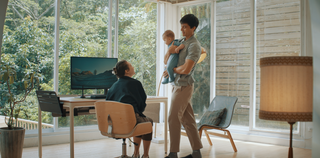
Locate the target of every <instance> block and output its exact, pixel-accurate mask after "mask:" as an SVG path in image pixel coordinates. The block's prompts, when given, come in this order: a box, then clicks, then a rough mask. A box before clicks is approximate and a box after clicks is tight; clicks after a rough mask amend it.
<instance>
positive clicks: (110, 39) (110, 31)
mask: <svg viewBox="0 0 320 158" xmlns="http://www.w3.org/2000/svg"><path fill="white" fill-rule="evenodd" d="M108 22H109V25H108V57H111V56H112V0H109V20H108Z"/></svg>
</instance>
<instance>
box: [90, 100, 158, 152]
mask: <svg viewBox="0 0 320 158" xmlns="http://www.w3.org/2000/svg"><path fill="white" fill-rule="evenodd" d="M94 104H95V109H96V115H97V120H98V127H99V130H100V132H101V134H102V135H104V136H108V137H112V138H116V139H122V140H123V143H122V155H121V158H127V157H128V156H127V153H126V142H125V140H126V138H130V137H134V136H140V135H144V134H148V133H151V132H152V124H151V122H144V123H139V124H137V123H136V116H135V112H134V110H133V107H132V105H130V104H124V103H120V102H115V101H97V102H95V103H94Z"/></svg>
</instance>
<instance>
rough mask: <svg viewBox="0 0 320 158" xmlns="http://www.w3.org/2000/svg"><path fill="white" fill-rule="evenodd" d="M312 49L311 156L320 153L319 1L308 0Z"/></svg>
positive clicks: (316, 155)
mask: <svg viewBox="0 0 320 158" xmlns="http://www.w3.org/2000/svg"><path fill="white" fill-rule="evenodd" d="M309 7H310V15H311V30H312V49H313V131H312V132H313V133H312V158H318V157H319V155H320V150H319V149H320V135H319V133H320V97H319V96H320V45H319V41H320V16H319V15H320V1H319V0H309Z"/></svg>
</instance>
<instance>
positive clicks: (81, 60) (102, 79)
mask: <svg viewBox="0 0 320 158" xmlns="http://www.w3.org/2000/svg"><path fill="white" fill-rule="evenodd" d="M117 61H118V59H117V58H90V57H71V89H106V88H110V87H111V86H112V84H113V83H114V82H116V81H117V80H118V79H117V77H116V76H115V75H114V74H112V68H113V67H115V65H116V63H117Z"/></svg>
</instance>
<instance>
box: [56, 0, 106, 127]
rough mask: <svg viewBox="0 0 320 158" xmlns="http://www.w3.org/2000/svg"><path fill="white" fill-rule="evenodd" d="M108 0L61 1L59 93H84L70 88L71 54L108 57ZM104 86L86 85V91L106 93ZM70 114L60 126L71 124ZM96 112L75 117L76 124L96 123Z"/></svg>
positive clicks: (85, 92) (60, 119)
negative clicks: (97, 87) (91, 87)
mask: <svg viewBox="0 0 320 158" xmlns="http://www.w3.org/2000/svg"><path fill="white" fill-rule="evenodd" d="M108 2H109V0H101V1H92V0H68V1H61V7H60V14H61V18H60V32H59V33H60V37H59V40H60V41H59V44H60V45H59V46H60V48H59V53H60V56H59V94H60V95H70V94H73V95H74V94H76V95H81V94H82V90H71V79H70V77H71V76H70V74H71V73H70V57H71V56H79V57H106V56H107V54H108V53H107V52H108V18H109V3H108ZM103 93H104V90H103V89H98V90H95V89H87V90H84V94H90V95H91V94H103ZM68 120H69V117H61V118H59V125H58V126H59V127H66V126H67V127H68V126H69V121H68ZM96 123H97V122H96V116H95V115H81V116H76V117H75V118H74V124H75V126H83V125H92V124H96Z"/></svg>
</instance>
